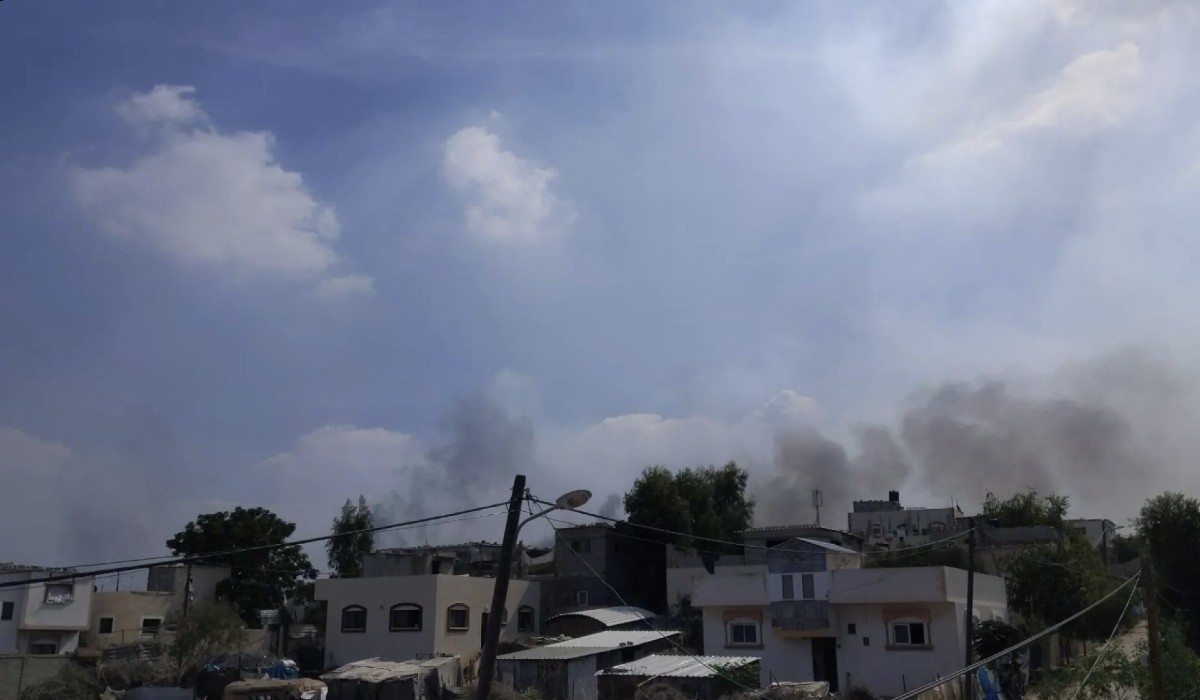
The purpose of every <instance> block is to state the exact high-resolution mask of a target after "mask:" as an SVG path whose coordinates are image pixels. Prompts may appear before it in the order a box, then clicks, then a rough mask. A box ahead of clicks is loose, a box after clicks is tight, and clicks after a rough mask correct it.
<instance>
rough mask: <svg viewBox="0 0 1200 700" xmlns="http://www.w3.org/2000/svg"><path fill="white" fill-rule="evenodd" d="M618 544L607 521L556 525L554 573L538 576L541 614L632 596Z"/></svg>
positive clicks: (600, 605)
mask: <svg viewBox="0 0 1200 700" xmlns="http://www.w3.org/2000/svg"><path fill="white" fill-rule="evenodd" d="M621 546H622V541H621V538H619V537H617V536H616V533H615V531H614V530H613V527H612V526H611V525H609V524H607V523H594V524H590V525H577V526H574V527H560V528H558V536H557V537H556V538H555V541H554V575H553V576H550V577H546V578H544V579H542V615H543V617H544V618H549V617H552V616H554V615H558V614H560V613H563V612H569V611H572V610H584V609H587V608H603V607H616V606H621V605H625V601H628V600H630V599H632V598H633V597H634V596H633V594H634V591H632V590H630V584H629V577H628V576H627V575H626V571H625V570H624V564H623V559H622V558H621V556H620V553H621ZM609 586H612V588H609ZM613 589H616V592H615V593H614V592H613Z"/></svg>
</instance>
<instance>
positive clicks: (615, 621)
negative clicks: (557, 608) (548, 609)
mask: <svg viewBox="0 0 1200 700" xmlns="http://www.w3.org/2000/svg"><path fill="white" fill-rule="evenodd" d="M570 615H582V616H584V617H590V618H592V619H593V620H595V621H596V622H599V623H600V624H602V625H604V626H605V627H616V626H617V625H627V624H629V623H630V622H641V621H643V620H649V619H651V618H653V617H654V613H652V612H650V611H649V610H646V609H644V608H635V607H633V606H632V605H619V606H615V607H611V608H592V609H590V610H572V611H571V612H564V613H559V614H557V615H552V616H550V617H548V618H546V619H545V620H544V622H550V621H551V620H557V619H558V618H560V617H567V616H570Z"/></svg>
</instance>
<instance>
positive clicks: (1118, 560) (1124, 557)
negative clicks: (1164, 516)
mask: <svg viewBox="0 0 1200 700" xmlns="http://www.w3.org/2000/svg"><path fill="white" fill-rule="evenodd" d="M1141 551H1142V542H1141V539H1140V538H1138V537H1137V536H1136V535H1120V534H1117V535H1113V536H1112V537H1110V538H1108V560H1109V561H1110V562H1112V563H1114V564H1124V563H1125V562H1127V561H1133V560H1134V559H1137V558H1138V557H1140V556H1141Z"/></svg>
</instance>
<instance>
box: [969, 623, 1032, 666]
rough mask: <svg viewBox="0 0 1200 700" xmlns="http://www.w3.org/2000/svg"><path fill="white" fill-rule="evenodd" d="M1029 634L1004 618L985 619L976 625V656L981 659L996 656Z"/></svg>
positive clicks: (974, 642)
mask: <svg viewBox="0 0 1200 700" xmlns="http://www.w3.org/2000/svg"><path fill="white" fill-rule="evenodd" d="M1027 636H1029V635H1027V634H1025V632H1024V631H1023V630H1022V629H1021V628H1020V627H1017V626H1016V625H1010V624H1008V623H1007V622H1004V621H1003V620H984V621H983V622H980V623H979V625H978V626H976V627H975V639H974V641H973V644H974V646H975V656H977V657H979V658H980V659H986V658H988V657H990V656H995V655H996V654H999V653H1000V652H1002V651H1004V650H1005V649H1007V648H1009V647H1011V646H1013V645H1014V644H1017V643H1018V642H1021V641H1023V640H1024V639H1025V638H1026V637H1027ZM1006 658H1007V657H1006Z"/></svg>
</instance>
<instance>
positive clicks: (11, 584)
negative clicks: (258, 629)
mask: <svg viewBox="0 0 1200 700" xmlns="http://www.w3.org/2000/svg"><path fill="white" fill-rule="evenodd" d="M507 504H508V502H507V501H503V502H500V503H492V504H489V505H486V506H477V507H475V508H467V509H465V510H460V511H455V512H453V513H445V514H442V515H434V516H430V517H427V518H417V519H416V520H408V521H405V522H401V523H393V524H391V525H380V526H378V527H369V528H363V529H360V530H352V531H350V532H339V533H337V534H329V535H321V536H319V537H309V538H306V539H302V540H292V541H289V542H280V543H277V544H264V545H257V546H254V547H242V548H240V549H231V550H227V551H224V552H210V553H206V554H196V555H192V556H187V557H178V558H175V559H171V560H167V561H160V562H158V563H157V564H136V565H129V566H119V567H114V568H110V569H101V570H99V571H87V572H82V573H80V572H72V573H67V574H55V575H52V576H43V577H40V578H36V579H25V580H22V581H8V582H0V589H4V588H17V587H22V586H31V585H35V584H39V583H53V582H55V581H70V580H74V579H77V578H84V577H86V576H97V575H103V574H116V573H124V572H126V571H140V570H142V569H149V568H151V567H152V566H158V565H161V564H194V563H197V562H202V561H204V560H206V559H214V558H218V557H225V556H230V555H234V554H244V553H247V552H260V551H271V550H275V549H282V548H284V547H294V546H298V545H305V544H312V543H313V542H323V541H325V540H332V539H335V538H338V537H349V536H351V535H360V534H366V533H374V532H383V531H385V530H395V529H400V528H405V527H410V526H413V525H424V524H426V523H432V522H435V521H438V520H446V519H448V518H454V517H457V516H460V515H469V514H471V513H478V512H479V511H483V510H487V509H489V508H497V507H499V506H504V505H507Z"/></svg>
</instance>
